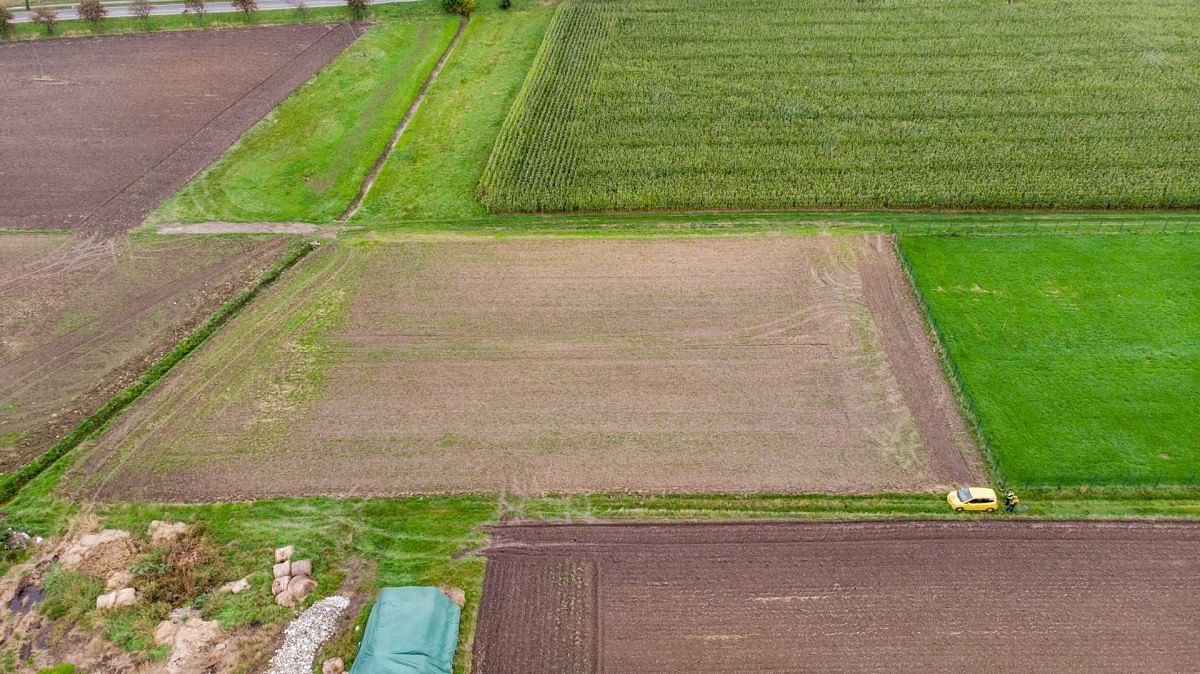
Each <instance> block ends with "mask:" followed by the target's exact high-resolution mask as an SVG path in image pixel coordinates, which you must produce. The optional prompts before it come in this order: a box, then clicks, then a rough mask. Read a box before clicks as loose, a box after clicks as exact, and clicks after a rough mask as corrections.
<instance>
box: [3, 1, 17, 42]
mask: <svg viewBox="0 0 1200 674" xmlns="http://www.w3.org/2000/svg"><path fill="white" fill-rule="evenodd" d="M14 18H16V17H15V16H14V15H13V13H12V10H11V9H9V8H8V7H5V6H4V5H0V37H8V34H9V33H11V32H12V29H13V19H14Z"/></svg>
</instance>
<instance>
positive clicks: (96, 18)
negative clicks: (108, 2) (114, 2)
mask: <svg viewBox="0 0 1200 674" xmlns="http://www.w3.org/2000/svg"><path fill="white" fill-rule="evenodd" d="M77 10H78V11H79V18H81V19H83V20H84V21H89V22H91V24H92V26H93V27H98V26H99V25H100V22H101V21H103V20H104V17H106V16H108V9H107V8H106V7H105V6H104V5H103V4H101V3H100V0H79V7H78V8H77Z"/></svg>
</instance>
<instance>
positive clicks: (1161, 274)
mask: <svg viewBox="0 0 1200 674" xmlns="http://www.w3.org/2000/svg"><path fill="white" fill-rule="evenodd" d="M899 250H900V252H901V254H902V256H903V258H904V259H905V261H906V263H907V265H908V266H909V267H910V269H911V274H912V278H913V279H914V287H915V288H916V290H917V292H918V294H919V295H920V297H921V298H922V301H923V303H924V304H925V305H926V307H927V312H928V314H929V316H930V318H931V322H932V324H933V325H934V327H935V330H936V331H937V332H938V333H939V336H940V339H941V340H942V342H943V344H944V346H945V349H946V352H947V355H948V357H949V361H950V369H951V371H952V375H953V377H954V378H955V379H957V380H958V383H959V386H960V389H961V390H962V393H963V395H964V397H965V399H966V403H967V404H968V406H969V407H970V408H971V410H972V411H973V413H974V416H975V417H976V421H977V422H978V424H979V430H980V435H981V440H982V441H983V443H984V445H985V447H986V448H987V450H988V452H989V454H990V458H991V460H992V463H993V466H994V468H995V471H996V475H997V477H998V478H1000V479H1002V480H1007V481H1008V482H1009V483H1012V484H1015V485H1021V486H1029V485H1033V486H1083V485H1091V486H1099V485H1114V486H1139V485H1145V486H1157V485H1160V484H1166V485H1194V484H1197V483H1200V433H1198V432H1197V429H1196V426H1195V424H1194V423H1192V418H1191V417H1192V416H1193V415H1192V413H1191V409H1192V408H1193V406H1194V405H1193V401H1195V400H1196V399H1198V398H1200V378H1197V377H1196V376H1195V373H1196V372H1198V371H1200V348H1198V347H1197V345H1198V344H1200V282H1197V279H1196V277H1195V275H1194V274H1192V273H1191V270H1194V269H1196V268H1197V267H1198V265H1200V237H1196V236H1194V235H1163V236H1114V237H1095V236H1055V237H1040V238H1029V237H1005V238H995V237H901V239H900V242H899Z"/></svg>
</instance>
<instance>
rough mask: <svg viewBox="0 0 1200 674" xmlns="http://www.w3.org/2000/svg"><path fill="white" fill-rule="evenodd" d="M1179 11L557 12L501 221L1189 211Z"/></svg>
mask: <svg viewBox="0 0 1200 674" xmlns="http://www.w3.org/2000/svg"><path fill="white" fill-rule="evenodd" d="M1197 147H1200V3H1197V2H1193V1H1191V0H1139V1H1138V2H1118V1H1114V0H1020V1H1018V2H1011V3H1010V2H1005V1H1003V0H866V1H863V2H858V1H854V0H796V1H795V2H785V3H779V2H773V1H768V0H728V1H725V2H700V1H698V0H568V1H567V2H566V3H564V4H563V5H562V6H561V7H560V8H559V11H558V14H557V16H556V17H555V20H554V23H553V25H552V26H551V28H550V30H549V33H548V34H547V38H546V41H545V42H544V44H543V45H542V48H541V52H540V53H539V55H538V57H537V61H536V63H535V65H534V68H533V70H532V72H531V73H530V75H529V77H528V79H527V80H526V84H525V88H524V90H523V91H522V93H521V95H520V97H519V99H518V101H517V103H516V105H515V106H514V107H513V109H512V111H511V112H510V114H509V117H508V119H507V121H506V122H505V125H504V128H503V130H502V131H501V134H500V136H499V138H498V139H497V142H496V146H495V148H494V150H493V152H492V155H491V157H490V160H489V162H488V166H487V168H486V170H485V171H484V174H483V177H482V180H481V183H480V188H479V196H480V198H481V199H482V200H483V202H484V203H485V204H486V205H487V206H488V207H490V208H492V209H493V210H497V211H558V210H636V209H709V208H766V209H770V208H830V209H839V208H968V209H976V208H978V209H1016V208H1051V209H1058V208H1062V209H1105V208H1121V209H1140V208H1185V207H1196V206H1200V156H1198V155H1197V154H1196V152H1195V149H1196V148H1197Z"/></svg>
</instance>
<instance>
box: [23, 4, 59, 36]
mask: <svg viewBox="0 0 1200 674" xmlns="http://www.w3.org/2000/svg"><path fill="white" fill-rule="evenodd" d="M29 20H30V21H32V22H34V23H36V24H38V25H39V26H41V27H42V28H45V29H46V35H53V34H54V27H55V26H57V25H58V10H57V9H54V8H53V7H47V6H45V5H38V6H37V7H34V8H33V14H32V15H31V16H30V17H29Z"/></svg>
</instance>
